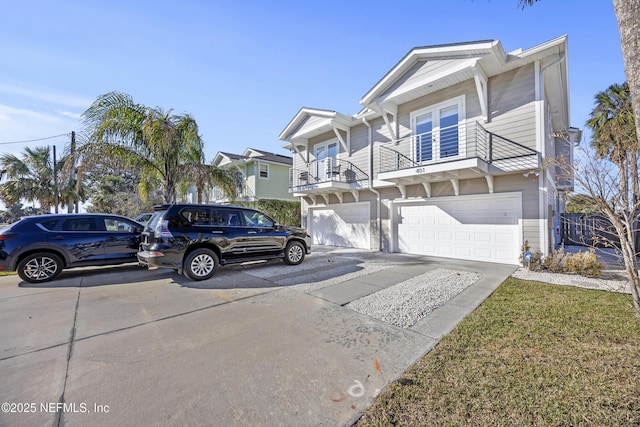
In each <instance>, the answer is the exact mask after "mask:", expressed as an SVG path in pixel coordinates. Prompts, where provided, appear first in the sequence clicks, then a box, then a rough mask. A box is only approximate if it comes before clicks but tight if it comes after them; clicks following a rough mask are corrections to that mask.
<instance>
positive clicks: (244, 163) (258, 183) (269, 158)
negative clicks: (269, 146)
mask: <svg viewBox="0 0 640 427" xmlns="http://www.w3.org/2000/svg"><path fill="white" fill-rule="evenodd" d="M292 164H293V159H292V158H291V157H289V156H284V155H282V154H275V153H270V152H268V151H262V150H257V149H255V148H247V149H246V150H245V151H244V153H242V154H231V153H223V152H221V151H220V152H218V154H216V156H215V157H214V159H213V165H214V166H219V167H232V168H236V169H237V170H238V172H240V175H239V177H238V178H239V179H238V196H237V197H236V199H235V201H242V202H251V201H256V200H264V199H273V200H295V197H294V196H293V194H291V193H290V192H289V191H288V190H287V188H288V187H287V185H288V184H287V183H288V182H289V169H290V168H291V165H292ZM211 200H212V202H214V203H227V202H229V200H228V198H227V197H226V196H225V194H224V193H223V192H222V190H221V189H219V188H217V187H214V188H213V191H212V194H211Z"/></svg>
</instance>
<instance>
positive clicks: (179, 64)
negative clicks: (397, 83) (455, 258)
mask: <svg viewBox="0 0 640 427" xmlns="http://www.w3.org/2000/svg"><path fill="white" fill-rule="evenodd" d="M3 3H4V4H3V5H2V12H1V13H0V153H3V152H19V151H22V150H23V149H24V147H25V146H38V145H56V146H57V148H58V152H61V151H62V149H63V147H64V145H65V144H67V143H68V141H69V138H68V137H66V136H64V137H58V138H53V139H48V140H44V141H40V142H30V143H28V144H13V143H10V142H13V141H24V140H33V139H39V138H45V137H49V136H53V135H60V134H67V133H70V132H71V131H73V130H75V131H77V132H79V131H80V130H81V123H80V120H79V117H80V115H81V114H82V112H83V111H85V110H86V109H87V108H88V107H89V106H90V105H91V103H92V102H93V101H94V100H95V99H96V97H98V96H99V95H101V94H104V93H107V92H110V91H119V92H124V93H127V94H129V95H131V96H132V97H133V99H134V101H136V102H138V103H140V104H144V105H147V106H151V107H155V106H158V107H161V108H163V109H165V110H169V109H173V111H174V112H175V113H176V114H182V113H189V114H191V115H192V116H194V117H195V119H196V121H197V122H198V124H199V126H200V132H201V134H202V137H203V139H204V141H205V147H206V148H205V152H206V155H207V161H210V160H211V159H213V157H214V156H215V154H216V153H217V152H218V151H226V152H232V153H242V152H243V151H244V150H245V148H247V147H252V148H258V149H262V150H266V151H271V152H276V153H280V154H289V153H288V151H286V150H284V149H282V148H281V145H282V142H281V141H279V140H278V139H277V137H278V135H279V134H280V132H281V131H282V130H283V129H284V127H285V126H286V125H287V124H288V123H289V121H290V120H291V119H292V118H293V116H294V115H295V114H296V113H297V112H298V110H299V109H300V108H301V107H312V108H323V109H329V110H336V111H339V112H341V113H344V114H355V113H357V112H358V111H359V110H360V106H359V104H358V101H359V100H360V98H361V97H362V96H363V95H364V94H365V93H366V92H367V91H368V90H369V89H370V88H371V87H372V86H373V85H374V84H375V83H376V82H377V81H378V80H379V79H380V78H381V77H382V76H383V75H384V74H385V73H386V72H387V71H388V70H389V69H390V68H391V67H393V66H394V65H395V64H396V63H397V62H398V61H399V60H400V59H401V58H402V57H403V56H404V55H405V54H406V53H407V52H408V51H409V50H410V49H411V48H413V47H416V46H426V45H433V44H447V43H455V42H464V41H475V40H487V39H499V40H501V42H502V45H503V46H504V48H505V49H506V50H507V51H512V50H515V49H518V48H522V49H528V48H531V47H533V46H536V45H538V44H540V43H543V42H545V41H548V40H551V39H554V38H556V37H558V36H561V35H564V34H567V35H568V36H569V72H570V76H569V78H570V83H569V84H570V92H571V120H572V123H571V124H572V125H573V126H577V127H584V123H585V121H586V120H587V118H588V115H589V112H590V111H591V109H592V107H593V96H594V95H595V94H596V93H597V92H598V91H600V90H604V89H606V88H607V87H608V86H609V85H611V84H612V83H622V82H623V81H624V80H625V77H624V68H623V61H622V54H621V50H620V39H619V33H618V29H617V24H616V20H615V15H614V13H613V6H612V3H611V1H608V0H591V1H586V2H585V1H577V0H562V1H560V0H541V1H540V2H539V3H537V4H536V5H534V6H533V7H530V8H526V9H525V10H521V9H519V8H518V7H517V4H518V1H517V0H491V1H489V0H473V1H471V0H447V1H442V0H439V1H435V0H418V1H402V0H399V1H396V2H389V1H359V0H356V1H349V0H340V1H333V0H328V1H314V2H305V1H280V0H271V1H253V0H245V1H236V0H230V1H206V0H202V1H200V0H184V1H182V2H168V1H162V0H156V1H146V0H142V1H131V0H126V1H121V0H110V1H92V0H82V1H69V0H59V1H55V2H53V1H48V0H46V1H45V0H43V1H32V0H23V1H20V2H18V1H6V2H3Z"/></svg>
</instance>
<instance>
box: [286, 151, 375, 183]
mask: <svg viewBox="0 0 640 427" xmlns="http://www.w3.org/2000/svg"><path fill="white" fill-rule="evenodd" d="M368 179H369V175H367V174H366V173H364V172H363V171H362V170H361V169H360V168H359V167H357V166H356V165H354V164H353V163H351V162H348V161H346V160H340V159H336V158H334V157H328V158H326V159H322V160H316V161H313V162H310V163H308V164H307V165H305V166H304V167H303V168H295V169H294V168H291V169H289V187H290V188H295V187H302V186H308V185H315V184H322V183H345V184H353V183H357V182H359V181H367V180H368Z"/></svg>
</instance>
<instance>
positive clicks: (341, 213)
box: [307, 202, 371, 249]
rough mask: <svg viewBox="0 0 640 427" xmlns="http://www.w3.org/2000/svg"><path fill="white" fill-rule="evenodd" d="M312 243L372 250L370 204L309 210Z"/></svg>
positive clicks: (346, 204) (343, 205)
mask: <svg viewBox="0 0 640 427" xmlns="http://www.w3.org/2000/svg"><path fill="white" fill-rule="evenodd" d="M309 220H310V221H309V222H308V223H309V227H307V228H308V229H309V230H310V234H311V239H312V243H313V244H316V245H330V246H340V247H346V248H359V249H370V246H371V238H370V231H369V229H370V227H369V203H368V202H367V203H345V204H342V205H335V206H330V207H324V208H312V209H310V210H309Z"/></svg>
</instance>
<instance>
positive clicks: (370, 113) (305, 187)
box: [279, 36, 579, 264]
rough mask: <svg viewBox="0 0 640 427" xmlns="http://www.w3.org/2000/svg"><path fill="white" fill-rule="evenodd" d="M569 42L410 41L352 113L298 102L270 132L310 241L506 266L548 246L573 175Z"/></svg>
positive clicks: (560, 40)
mask: <svg viewBox="0 0 640 427" xmlns="http://www.w3.org/2000/svg"><path fill="white" fill-rule="evenodd" d="M567 67H568V64H567V37H566V36H563V37H559V38H557V39H554V40H551V41H548V42H545V43H542V44H540V45H538V46H535V47H533V48H530V49H527V50H521V49H519V50H516V51H513V52H506V51H505V50H504V48H503V47H502V44H501V43H500V41H498V40H486V41H474V42H467V43H455V44H447V45H437V46H425V47H416V48H414V49H411V50H410V51H409V53H407V54H406V55H405V56H404V57H403V58H402V59H401V60H400V61H399V62H398V63H397V64H396V65H395V66H394V67H393V68H391V70H389V72H387V73H386V74H385V75H384V76H383V77H382V78H381V79H380V81H378V82H377V83H376V84H375V85H374V86H373V87H372V88H371V89H370V90H369V91H368V92H367V93H366V94H364V96H363V97H362V99H361V100H360V104H361V105H362V107H363V108H362V110H361V111H360V112H359V113H357V114H354V115H347V114H342V113H339V112H336V111H331V110H324V109H314V108H302V109H301V110H300V111H299V112H298V113H297V114H296V115H295V117H293V119H292V120H291V121H290V122H289V124H288V125H287V126H286V128H285V129H284V130H283V131H282V133H281V134H280V136H279V139H281V140H282V141H285V144H284V145H283V147H285V148H287V149H289V150H290V151H291V152H292V153H293V156H294V159H293V167H292V168H291V173H290V176H289V191H290V192H291V193H292V194H293V195H295V196H297V197H300V198H301V200H302V215H303V225H304V226H306V227H307V229H308V231H309V232H310V234H311V235H312V238H313V243H314V244H321V245H322V244H326V245H334V246H345V247H356V248H363V249H369V250H374V251H389V252H401V253H410V254H424V255H433V256H442V257H450V258H460V259H469V260H481V261H489V262H498V263H508V264H517V263H518V260H519V257H520V252H521V248H522V245H523V243H524V242H525V241H528V243H529V245H530V247H531V248H532V249H539V250H541V251H542V252H543V254H547V253H548V252H549V251H550V250H551V249H552V248H553V245H554V227H555V224H556V223H557V219H558V217H559V214H560V213H561V212H563V206H564V193H565V192H566V191H569V190H571V189H572V187H573V179H572V177H567V176H562V177H561V176H560V175H559V173H558V167H557V166H556V164H555V163H554V160H555V159H557V158H558V157H560V155H562V157H564V158H567V159H571V158H572V155H573V154H572V153H573V142H572V141H574V140H576V134H579V130H577V129H575V128H571V126H570V123H569V83H568V73H567Z"/></svg>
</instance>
